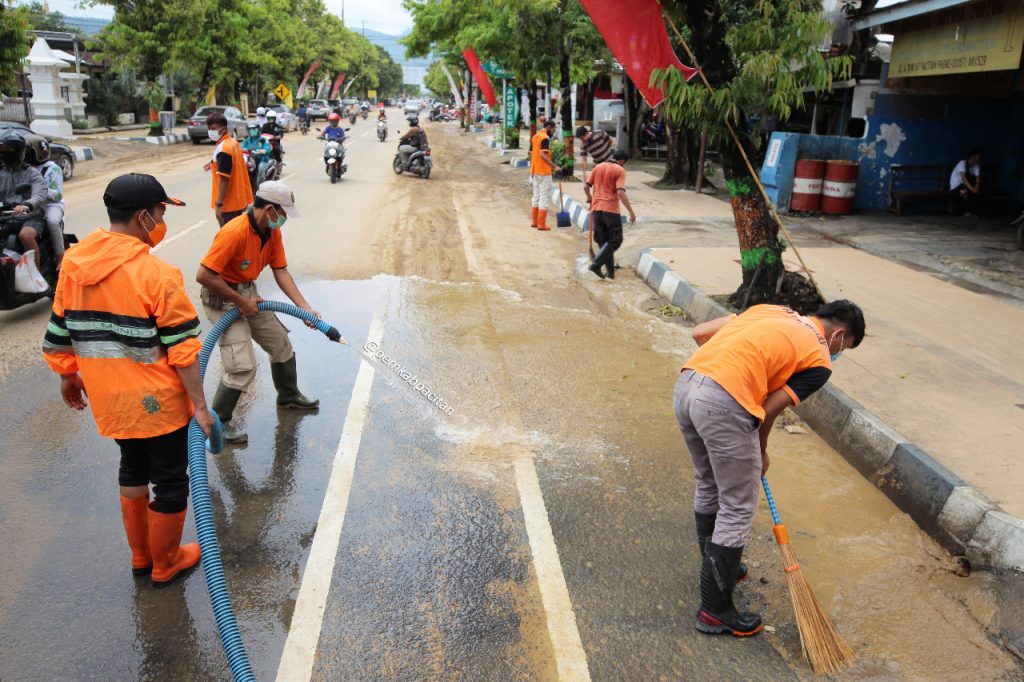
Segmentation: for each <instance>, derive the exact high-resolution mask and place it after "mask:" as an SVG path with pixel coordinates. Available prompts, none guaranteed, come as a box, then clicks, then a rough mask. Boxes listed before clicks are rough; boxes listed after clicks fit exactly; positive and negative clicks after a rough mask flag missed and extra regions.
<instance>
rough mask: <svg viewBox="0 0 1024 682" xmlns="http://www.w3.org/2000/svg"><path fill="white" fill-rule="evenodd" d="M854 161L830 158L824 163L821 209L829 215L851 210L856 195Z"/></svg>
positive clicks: (857, 169) (855, 168)
mask: <svg viewBox="0 0 1024 682" xmlns="http://www.w3.org/2000/svg"><path fill="white" fill-rule="evenodd" d="M859 170H860V164H858V163H857V162H856V161H842V160H839V159H830V160H829V161H828V162H827V163H826V164H825V183H824V185H823V186H822V189H821V210H822V211H824V212H825V213H828V214H830V215H846V214H847V213H851V212H852V211H853V199H854V197H855V196H856V195H857V172H858V171H859Z"/></svg>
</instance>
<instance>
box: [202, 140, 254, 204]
mask: <svg viewBox="0 0 1024 682" xmlns="http://www.w3.org/2000/svg"><path fill="white" fill-rule="evenodd" d="M210 171H211V174H212V176H213V190H212V192H213V193H212V194H211V196H210V208H216V207H217V190H218V187H219V185H220V179H221V178H224V177H226V178H227V179H228V189H227V191H226V192H225V193H224V205H223V206H221V210H222V211H224V212H225V213H231V212H234V211H241V210H242V209H244V208H245V207H247V206H248V205H249V204H251V203H252V185H251V184H250V183H249V171H247V170H246V168H245V157H244V156H242V146H241V145H240V144H238V142H237V141H235V138H233V137H232V136H231V135H228V134H225V135H222V136H221V138H220V141H219V142H218V143H217V146H216V147H215V148H214V150H213V162H212V165H211V166H210Z"/></svg>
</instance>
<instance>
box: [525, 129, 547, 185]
mask: <svg viewBox="0 0 1024 682" xmlns="http://www.w3.org/2000/svg"><path fill="white" fill-rule="evenodd" d="M541 149H547V150H548V151H549V152H550V150H551V138H550V137H548V134H547V131H545V130H541V131H540V132H539V133H537V134H536V135H534V136H533V140H532V141H531V142H530V175H551V164H550V163H548V162H547V161H545V160H544V159H543V158H541V155H540V150H541Z"/></svg>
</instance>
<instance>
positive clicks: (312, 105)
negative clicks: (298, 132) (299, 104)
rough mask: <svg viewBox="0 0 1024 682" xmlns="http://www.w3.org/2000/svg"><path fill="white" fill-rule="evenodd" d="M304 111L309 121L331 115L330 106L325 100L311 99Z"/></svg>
mask: <svg viewBox="0 0 1024 682" xmlns="http://www.w3.org/2000/svg"><path fill="white" fill-rule="evenodd" d="M306 111H307V112H308V113H309V118H310V120H313V119H317V118H327V114H329V113H331V106H330V104H328V103H327V100H325V99H311V100H309V102H308V103H307V104H306Z"/></svg>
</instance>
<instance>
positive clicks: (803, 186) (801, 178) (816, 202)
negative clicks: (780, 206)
mask: <svg viewBox="0 0 1024 682" xmlns="http://www.w3.org/2000/svg"><path fill="white" fill-rule="evenodd" d="M824 175H825V162H824V161H821V160H819V159H797V162H796V169H795V171H794V173H793V198H792V199H790V201H789V210H791V211H807V212H814V211H818V210H820V209H821V181H822V178H823V177H824Z"/></svg>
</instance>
